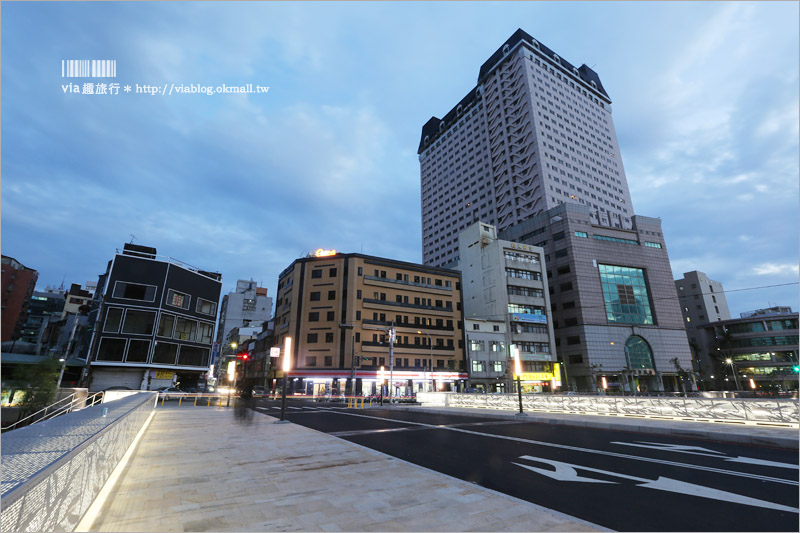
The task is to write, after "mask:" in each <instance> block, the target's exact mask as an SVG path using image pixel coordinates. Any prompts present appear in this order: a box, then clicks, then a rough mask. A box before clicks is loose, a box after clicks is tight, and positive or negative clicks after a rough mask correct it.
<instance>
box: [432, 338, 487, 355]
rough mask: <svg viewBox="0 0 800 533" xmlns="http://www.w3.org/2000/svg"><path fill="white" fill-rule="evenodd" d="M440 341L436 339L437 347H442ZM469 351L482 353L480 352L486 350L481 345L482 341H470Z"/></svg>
mask: <svg viewBox="0 0 800 533" xmlns="http://www.w3.org/2000/svg"><path fill="white" fill-rule="evenodd" d="M440 341H442V339H436V344H437V346H442V345H443V342H440ZM469 349H470V351H473V352H482V351H484V350H485V349H486V347H485V345H484V344H483V341H475V340H471V341H469Z"/></svg>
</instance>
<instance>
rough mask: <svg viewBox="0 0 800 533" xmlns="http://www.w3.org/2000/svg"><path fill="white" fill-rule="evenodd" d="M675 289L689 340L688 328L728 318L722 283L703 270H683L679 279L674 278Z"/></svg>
mask: <svg viewBox="0 0 800 533" xmlns="http://www.w3.org/2000/svg"><path fill="white" fill-rule="evenodd" d="M675 290H676V291H678V301H679V302H680V304H681V312H682V313H683V320H684V321H685V324H686V330H687V331H689V337H690V339H689V340H691V337H692V334H691V331H690V330H691V329H693V328H695V327H697V326H700V325H702V324H707V323H709V322H718V321H720V320H730V318H731V312H730V309H728V299H727V298H725V289H723V288H722V283H720V282H719V281H714V280H713V279H711V278H709V277H708V276H707V275H706V273H705V272H700V271H699V270H693V271H691V272H684V273H683V277H682V278H681V279H676V280H675Z"/></svg>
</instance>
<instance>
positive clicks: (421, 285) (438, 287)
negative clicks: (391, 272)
mask: <svg viewBox="0 0 800 533" xmlns="http://www.w3.org/2000/svg"><path fill="white" fill-rule="evenodd" d="M364 279H365V280H368V281H377V282H380V283H389V284H391V285H404V286H406V287H412V288H419V289H426V290H428V289H434V290H437V291H446V292H452V291H453V287H452V286H451V287H444V286H442V285H428V284H427V283H415V282H413V281H403V280H401V279H390V278H379V277H377V276H364Z"/></svg>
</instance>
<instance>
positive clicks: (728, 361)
mask: <svg viewBox="0 0 800 533" xmlns="http://www.w3.org/2000/svg"><path fill="white" fill-rule="evenodd" d="M725 362H726V363H728V364H731V363H733V359H731V358H730V357H728V358H727V359H725Z"/></svg>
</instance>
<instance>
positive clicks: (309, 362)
mask: <svg viewBox="0 0 800 533" xmlns="http://www.w3.org/2000/svg"><path fill="white" fill-rule="evenodd" d="M318 272H321V270H320V271H318ZM306 366H317V356H316V355H307V356H306Z"/></svg>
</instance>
